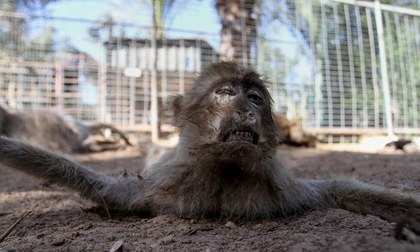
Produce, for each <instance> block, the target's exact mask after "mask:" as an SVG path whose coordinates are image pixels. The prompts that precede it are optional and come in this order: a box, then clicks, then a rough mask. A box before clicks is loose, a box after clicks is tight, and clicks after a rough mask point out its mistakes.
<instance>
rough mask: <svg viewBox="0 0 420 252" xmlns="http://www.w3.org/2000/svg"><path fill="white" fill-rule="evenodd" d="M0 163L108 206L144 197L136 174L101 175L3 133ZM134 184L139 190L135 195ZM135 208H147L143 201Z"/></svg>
mask: <svg viewBox="0 0 420 252" xmlns="http://www.w3.org/2000/svg"><path fill="white" fill-rule="evenodd" d="M0 163H1V164H3V165H6V166H8V167H11V168H14V169H16V170H20V171H23V172H25V173H27V174H29V175H32V176H36V177H39V178H42V179H46V180H47V181H48V182H51V183H57V184H59V185H62V186H65V187H68V188H70V189H73V190H75V191H76V192H78V193H80V195H81V196H82V197H85V198H88V199H90V200H92V201H94V202H96V203H98V204H100V205H103V206H105V207H106V208H107V209H115V210H130V208H131V207H130V206H129V205H131V203H132V202H133V201H134V200H136V199H135V198H134V197H136V198H141V196H142V193H143V191H144V190H142V189H143V183H141V182H142V181H140V180H139V179H137V178H136V179H134V178H133V179H127V178H124V179H123V181H121V180H119V179H116V178H112V177H109V176H105V175H101V174H98V173H96V172H95V171H93V170H91V169H89V168H87V167H84V166H82V165H80V164H77V163H74V162H72V161H70V160H68V159H66V158H65V157H63V156H61V155H58V154H55V153H53V152H50V151H47V150H45V149H42V148H38V147H35V146H32V145H30V144H27V143H23V142H20V141H17V140H13V139H10V138H7V137H3V136H0ZM135 187H138V190H137V194H136V195H133V193H132V192H133V191H136V190H135ZM130 191H131V192H130ZM134 210H136V211H148V209H144V204H142V202H140V201H138V204H137V205H136V209H134Z"/></svg>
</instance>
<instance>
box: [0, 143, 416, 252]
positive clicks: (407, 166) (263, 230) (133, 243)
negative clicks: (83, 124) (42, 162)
mask: <svg viewBox="0 0 420 252" xmlns="http://www.w3.org/2000/svg"><path fill="white" fill-rule="evenodd" d="M358 151H359V152H358ZM282 157H283V159H284V161H285V162H286V164H287V165H288V166H289V167H290V168H291V169H292V170H293V172H294V173H295V174H296V176H299V177H302V178H318V179H328V178H331V177H334V176H336V175H338V174H347V175H350V174H351V175H355V176H357V177H359V178H360V179H361V180H363V181H365V182H370V183H375V184H378V185H383V186H387V187H389V188H402V189H403V190H404V191H410V192H414V193H418V192H420V154H406V153H402V152H398V151H388V152H386V153H380V154H377V153H367V152H361V148H360V147H354V146H352V147H346V146H340V147H338V148H337V147H334V148H332V147H331V148H330V147H328V146H327V147H326V146H321V147H319V148H317V149H305V148H302V149H299V148H291V147H282ZM70 158H71V159H73V160H76V161H79V162H82V163H84V164H86V165H88V166H90V167H92V168H94V169H95V170H97V171H100V172H101V173H105V174H109V175H118V174H120V173H122V172H123V171H124V169H126V170H127V171H129V172H131V173H133V174H136V173H138V172H139V163H140V162H141V157H139V155H138V154H137V152H136V151H135V150H125V151H118V152H104V153H99V154H89V155H74V156H70ZM28 211H31V214H30V215H29V216H27V217H26V218H25V219H24V220H23V221H22V222H21V223H20V224H19V225H18V226H17V227H16V228H15V229H14V230H13V231H12V233H11V234H10V235H9V236H8V237H7V238H6V239H5V240H4V241H3V242H2V243H0V251H3V250H6V251H110V249H111V247H112V246H113V244H115V243H116V242H117V241H118V240H121V241H123V251H420V244H419V243H416V239H414V240H413V241H411V242H410V241H405V240H397V239H395V238H394V229H395V223H388V222H386V221H383V220H381V219H379V218H378V217H374V216H369V215H368V216H363V215H360V214H354V213H350V212H347V211H344V210H340V209H325V210H316V211H312V212H309V213H307V214H305V215H303V216H295V217H292V218H289V219H278V220H271V221H261V222H236V223H232V222H227V223H226V222H221V221H219V220H212V219H181V218H179V217H178V216H166V215H165V216H157V217H154V218H144V217H143V218H142V217H139V216H113V218H112V219H109V218H108V217H107V216H106V215H105V214H101V213H98V211H95V208H94V207H93V205H92V204H91V203H90V202H88V201H86V200H83V199H81V198H79V197H78V196H77V195H76V194H75V193H72V192H71V191H69V190H67V189H65V188H61V187H58V186H55V185H53V186H50V187H45V186H43V182H42V181H41V180H37V179H33V178H30V177H27V176H25V175H24V174H22V173H19V172H15V171H12V170H11V169H8V168H6V167H2V166H0V234H2V233H3V232H4V231H5V230H6V229H7V228H8V227H9V226H10V225H12V224H13V223H14V222H15V221H16V220H17V219H19V217H20V216H21V215H22V214H24V213H26V212H28ZM415 238H416V237H415ZM417 238H418V237H417Z"/></svg>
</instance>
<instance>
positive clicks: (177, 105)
mask: <svg viewBox="0 0 420 252" xmlns="http://www.w3.org/2000/svg"><path fill="white" fill-rule="evenodd" d="M183 102H184V96H182V95H176V96H173V97H172V98H171V102H170V103H172V110H173V111H174V117H175V118H176V117H177V116H178V114H179V112H181V110H182V107H183V104H182V103H183Z"/></svg>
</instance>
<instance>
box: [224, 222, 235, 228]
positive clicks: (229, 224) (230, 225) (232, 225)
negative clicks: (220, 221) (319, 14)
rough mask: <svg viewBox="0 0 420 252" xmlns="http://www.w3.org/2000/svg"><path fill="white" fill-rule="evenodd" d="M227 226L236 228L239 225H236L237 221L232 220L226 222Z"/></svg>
mask: <svg viewBox="0 0 420 252" xmlns="http://www.w3.org/2000/svg"><path fill="white" fill-rule="evenodd" d="M225 227H228V228H236V227H237V226H236V225H235V223H233V222H231V221H228V222H226V224H225Z"/></svg>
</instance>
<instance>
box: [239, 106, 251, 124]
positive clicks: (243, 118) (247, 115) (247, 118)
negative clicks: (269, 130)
mask: <svg viewBox="0 0 420 252" xmlns="http://www.w3.org/2000/svg"><path fill="white" fill-rule="evenodd" d="M235 116H236V119H238V120H239V121H240V122H248V123H254V122H255V116H254V113H253V112H252V111H250V110H248V109H247V110H237V111H236V114H235Z"/></svg>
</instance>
